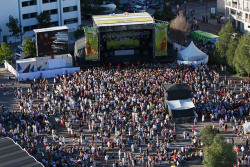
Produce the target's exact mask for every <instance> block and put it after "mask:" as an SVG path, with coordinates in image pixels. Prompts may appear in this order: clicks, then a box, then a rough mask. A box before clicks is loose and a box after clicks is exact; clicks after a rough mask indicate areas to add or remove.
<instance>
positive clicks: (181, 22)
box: [170, 13, 191, 44]
mask: <svg viewBox="0 0 250 167" xmlns="http://www.w3.org/2000/svg"><path fill="white" fill-rule="evenodd" d="M190 28H191V25H190V24H189V22H187V21H186V18H185V17H184V16H183V13H180V14H179V16H177V17H176V18H175V19H173V20H172V21H171V24H170V32H171V33H172V34H173V36H175V37H176V38H177V41H178V43H179V44H180V42H181V41H185V39H187V34H188V33H189V32H190ZM181 39H182V40H181Z"/></svg>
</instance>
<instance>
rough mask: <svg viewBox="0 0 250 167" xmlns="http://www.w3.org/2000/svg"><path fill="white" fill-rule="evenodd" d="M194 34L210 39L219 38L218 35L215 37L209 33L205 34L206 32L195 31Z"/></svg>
mask: <svg viewBox="0 0 250 167" xmlns="http://www.w3.org/2000/svg"><path fill="white" fill-rule="evenodd" d="M193 33H196V34H199V35H202V36H204V37H207V38H209V39H213V38H219V36H218V35H214V34H211V33H209V32H204V31H200V30H197V31H193Z"/></svg>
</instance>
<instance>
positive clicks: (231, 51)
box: [226, 37, 239, 69]
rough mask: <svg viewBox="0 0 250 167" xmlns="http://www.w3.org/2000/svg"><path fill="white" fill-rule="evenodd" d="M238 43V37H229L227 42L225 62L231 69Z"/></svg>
mask: <svg viewBox="0 0 250 167" xmlns="http://www.w3.org/2000/svg"><path fill="white" fill-rule="evenodd" d="M238 43H239V39H238V38H237V37H236V38H233V37H231V39H230V42H229V44H228V50H227V51H226V60H227V64H228V66H229V67H230V68H231V69H234V64H233V60H234V56H235V50H236V48H237V45H238Z"/></svg>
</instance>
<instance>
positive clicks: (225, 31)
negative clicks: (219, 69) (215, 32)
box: [215, 23, 234, 64]
mask: <svg viewBox="0 0 250 167" xmlns="http://www.w3.org/2000/svg"><path fill="white" fill-rule="evenodd" d="M233 33H234V28H233V25H232V24H231V23H227V24H226V25H225V26H223V27H222V28H221V30H220V32H219V36H220V38H219V40H217V42H216V43H215V47H216V53H217V55H219V57H220V58H221V59H222V61H221V62H222V63H223V62H224V64H226V52H227V50H228V45H229V41H230V40H231V38H232V34H233Z"/></svg>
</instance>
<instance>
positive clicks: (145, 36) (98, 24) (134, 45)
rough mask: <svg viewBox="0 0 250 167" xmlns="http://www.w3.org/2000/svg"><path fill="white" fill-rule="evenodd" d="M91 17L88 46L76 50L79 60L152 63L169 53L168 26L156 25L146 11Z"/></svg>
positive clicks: (86, 37) (86, 35)
mask: <svg viewBox="0 0 250 167" xmlns="http://www.w3.org/2000/svg"><path fill="white" fill-rule="evenodd" d="M92 19H93V27H87V28H85V29H84V31H85V39H84V43H85V48H84V47H79V48H81V49H82V51H81V53H80V52H79V50H80V49H78V50H77V49H76V51H75V53H76V52H77V56H76V59H81V62H100V63H126V62H128V63H132V62H137V61H144V62H149V61H152V60H154V59H155V58H156V57H162V56H167V28H168V25H167V24H155V21H154V19H153V18H152V17H151V16H150V15H149V14H148V13H146V12H144V13H124V14H111V15H100V16H93V17H92ZM81 41H83V40H81ZM83 49H84V50H85V51H84V52H83ZM77 57H78V58H77ZM79 57H81V58H79ZM80 64H81V63H80Z"/></svg>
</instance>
